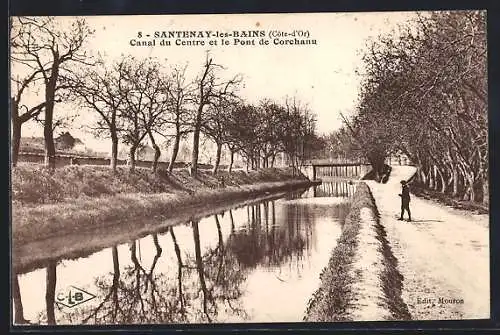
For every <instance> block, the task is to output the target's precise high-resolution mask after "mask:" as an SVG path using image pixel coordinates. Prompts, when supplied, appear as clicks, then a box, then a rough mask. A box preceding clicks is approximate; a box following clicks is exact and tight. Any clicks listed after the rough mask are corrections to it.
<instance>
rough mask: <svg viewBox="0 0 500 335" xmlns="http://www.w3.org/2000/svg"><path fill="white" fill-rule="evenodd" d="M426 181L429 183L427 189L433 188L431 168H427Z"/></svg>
mask: <svg viewBox="0 0 500 335" xmlns="http://www.w3.org/2000/svg"><path fill="white" fill-rule="evenodd" d="M427 181H428V182H429V184H428V185H427V187H428V188H429V189H433V188H434V177H433V176H432V167H429V169H428V170H427Z"/></svg>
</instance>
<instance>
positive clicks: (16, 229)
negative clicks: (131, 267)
mask: <svg viewBox="0 0 500 335" xmlns="http://www.w3.org/2000/svg"><path fill="white" fill-rule="evenodd" d="M267 170H272V171H267ZM267 170H266V171H263V172H261V173H260V174H259V175H256V174H257V173H259V172H250V174H251V177H252V180H251V181H250V179H249V175H247V174H246V173H243V172H242V173H240V174H242V176H241V177H239V179H240V180H237V181H235V180H233V186H224V187H219V188H215V189H213V188H209V187H206V188H200V189H198V190H196V191H195V192H191V193H188V192H185V191H182V192H180V191H179V192H175V193H173V192H172V193H165V192H161V193H150V194H147V193H118V194H115V195H112V196H103V197H95V198H92V197H87V198H82V199H80V198H76V199H70V200H68V201H62V202H56V203H52V204H39V205H35V206H33V205H31V206H24V205H23V204H20V203H17V204H13V206H12V243H13V256H14V258H17V257H16V256H18V255H19V253H18V252H16V251H19V250H18V249H20V248H23V249H24V248H25V247H28V246H29V245H35V244H36V245H38V246H39V247H40V246H41V245H44V244H45V242H46V241H48V240H49V239H50V240H51V241H53V240H54V239H58V238H59V239H68V240H72V239H71V238H70V237H71V236H77V237H78V236H80V237H82V236H84V235H92V236H94V238H93V240H97V237H98V236H101V235H102V234H101V233H102V230H101V231H100V229H109V227H111V226H116V227H119V228H120V229H125V230H127V231H136V232H139V231H150V230H152V229H156V228H155V225H154V224H151V223H149V222H151V221H161V220H168V219H169V218H172V217H174V216H176V215H181V216H183V217H186V218H187V220H189V218H190V217H191V216H193V214H194V213H196V212H197V211H199V210H203V209H206V208H207V207H210V206H214V205H218V204H220V203H221V202H228V203H236V202H238V201H241V200H245V199H248V198H251V197H257V196H260V195H263V194H264V195H265V194H268V193H274V192H280V191H287V190H291V189H296V188H301V187H309V186H311V185H313V184H315V183H314V182H311V181H310V180H309V179H307V178H306V177H304V176H303V175H301V174H299V175H297V174H296V173H292V171H290V170H289V169H267ZM274 170H276V171H274ZM243 174H244V175H243ZM261 176H262V177H261ZM249 181H250V183H248V182H249ZM146 218H150V219H151V218H154V220H150V219H149V220H148V219H146ZM124 219H125V220H124ZM147 222H148V223H147ZM158 226H159V225H158ZM139 233H140V232H139ZM127 234H128V233H127ZM115 235H116V234H115ZM78 240H80V238H79V239H78ZM94 242H95V241H94ZM90 243H91V244H92V243H93V241H90ZM56 244H59V243H56ZM64 244H65V243H61V244H60V247H61V248H59V249H68V248H69V249H74V245H73V246H64ZM72 244H74V243H72ZM76 244H81V243H79V242H78V243H76ZM99 244H100V243H99ZM28 249H31V248H28ZM32 251H34V250H32ZM52 251H54V250H52ZM59 251H60V252H63V253H64V252H65V251H67V250H59ZM23 254H24V253H23ZM37 254H43V252H37ZM31 257H34V256H31ZM31 257H29V258H31ZM35 258H36V257H35ZM25 261H27V262H28V263H31V262H30V261H29V260H25ZM25 261H23V263H24V262H25Z"/></svg>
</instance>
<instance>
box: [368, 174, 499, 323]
mask: <svg viewBox="0 0 500 335" xmlns="http://www.w3.org/2000/svg"><path fill="white" fill-rule="evenodd" d="M414 173H415V168H414V167H411V166H393V169H392V171H391V177H390V179H389V181H388V182H387V184H378V183H376V182H373V181H367V184H368V185H369V186H370V189H371V190H372V193H373V196H374V198H375V201H376V205H377V207H378V210H379V212H380V215H381V218H380V221H381V224H382V225H383V226H384V227H385V230H386V232H387V239H388V241H389V243H390V246H391V248H392V251H393V254H394V256H395V257H396V258H397V260H398V268H399V271H400V272H401V274H402V275H403V277H404V280H403V285H404V287H403V300H404V301H405V303H406V304H407V306H408V309H409V310H410V313H411V315H412V319H414V320H443V319H482V318H489V313H490V279H489V278H490V274H489V228H488V224H489V221H488V215H477V214H472V213H469V212H466V211H462V210H457V209H453V208H449V207H446V206H444V205H441V204H439V203H437V202H434V201H430V200H426V199H421V198H417V197H415V196H414V195H412V198H411V202H410V209H411V213H412V220H413V222H407V221H398V220H397V219H398V217H399V215H400V206H401V202H400V201H401V200H400V197H399V196H398V194H399V193H401V185H400V181H401V180H403V179H408V178H410V177H411V176H412V175H413V174H414ZM410 190H411V185H410ZM406 218H407V216H406V213H405V219H406Z"/></svg>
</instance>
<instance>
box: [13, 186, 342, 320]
mask: <svg viewBox="0 0 500 335" xmlns="http://www.w3.org/2000/svg"><path fill="white" fill-rule="evenodd" d="M347 189H348V188H347ZM331 190H333V189H332V187H331V186H324V187H323V188H321V187H316V188H315V190H312V191H309V190H307V191H306V190H302V191H300V192H293V193H289V194H287V196H286V197H284V198H282V199H279V200H273V201H266V202H262V203H258V204H254V205H250V206H246V207H242V208H236V209H233V210H229V211H226V212H224V213H219V214H216V215H213V216H212V217H207V218H204V219H202V220H200V221H191V222H189V223H187V224H185V225H179V226H175V227H170V228H169V229H168V230H167V231H166V232H164V233H161V234H152V235H150V236H147V237H144V238H140V239H137V240H134V241H129V242H127V243H124V244H120V245H116V246H113V247H112V248H108V249H104V250H102V251H100V252H97V253H95V254H93V255H91V256H89V257H86V258H81V259H79V260H60V261H58V262H56V261H52V262H50V263H49V265H48V266H47V267H46V268H45V269H39V270H36V271H33V272H30V273H27V274H24V275H20V276H17V275H16V276H13V279H12V285H13V304H14V310H15V323H24V322H25V320H24V317H25V315H24V314H25V313H27V314H28V315H29V317H28V318H29V319H31V320H32V322H36V323H47V324H145V323H179V322H180V323H186V322H230V321H255V322H260V321H265V320H266V318H267V317H268V316H269V317H272V318H274V319H273V320H274V321H289V320H292V321H293V320H295V321H299V320H301V319H302V312H303V310H304V308H305V306H306V302H307V300H308V299H309V298H310V294H311V293H312V292H313V291H314V290H315V289H316V286H317V278H318V277H319V273H320V271H321V269H322V268H323V267H324V266H325V265H326V263H327V261H328V258H329V256H330V253H331V250H332V249H333V247H334V246H335V243H336V238H337V237H338V234H339V233H340V226H339V224H338V223H339V222H340V221H342V219H343V218H344V217H345V216H346V215H347V210H348V206H349V205H348V203H347V202H332V203H331V204H328V205H325V204H324V203H316V202H315V200H314V199H309V201H304V202H302V201H301V200H304V199H305V198H307V197H309V196H310V192H314V193H315V194H325V193H326V192H327V191H328V192H330V191H331ZM346 194H348V191H347V193H346ZM321 196H323V195H321ZM306 200H307V199H306ZM40 271H45V283H44V281H43V277H41V276H40ZM261 278H267V279H266V280H265V281H262V279H261ZM44 284H46V285H45V304H44V306H43V307H42V306H41V305H40V304H38V303H36V302H37V301H38V300H37V297H36V294H35V295H34V296H32V295H31V294H30V295H24V292H38V290H39V289H40V288H42V290H43V285H44ZM67 285H75V286H78V287H80V288H81V289H84V290H86V291H88V292H91V293H92V294H95V295H96V296H97V298H96V299H93V300H91V301H89V302H87V303H84V304H82V305H78V306H76V307H73V308H66V307H62V306H60V305H59V304H58V303H57V301H56V299H55V298H56V297H57V292H59V291H60V290H61V289H64V287H66V286H67ZM271 287H276V289H272V292H271V291H270V289H271ZM264 293H266V294H271V293H274V294H276V296H274V297H273V300H276V301H280V300H283V303H284V306H281V307H276V306H273V305H272V303H269V301H268V300H267V299H260V298H259V295H261V294H264ZM21 298H24V300H22V299H21ZM287 299H289V300H290V299H292V300H290V302H289V303H287ZM293 299H295V300H293ZM297 299H299V300H297ZM296 301H299V302H296ZM23 302H24V305H23ZM23 306H24V309H23Z"/></svg>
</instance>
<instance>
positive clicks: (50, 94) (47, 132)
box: [43, 54, 59, 170]
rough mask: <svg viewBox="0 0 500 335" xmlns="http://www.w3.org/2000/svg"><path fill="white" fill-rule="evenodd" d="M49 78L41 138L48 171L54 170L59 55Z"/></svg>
mask: <svg viewBox="0 0 500 335" xmlns="http://www.w3.org/2000/svg"><path fill="white" fill-rule="evenodd" d="M54 58H55V60H54V63H53V64H52V71H51V75H50V78H49V80H48V82H47V84H46V87H45V103H46V104H45V122H44V125H43V137H44V140H45V166H46V167H48V168H49V169H50V170H54V169H55V168H56V148H55V145H54V129H53V127H52V126H53V124H52V122H53V119H54V104H55V95H56V84H57V78H58V76H59V60H58V58H59V55H57V54H56V55H55V57H54Z"/></svg>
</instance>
